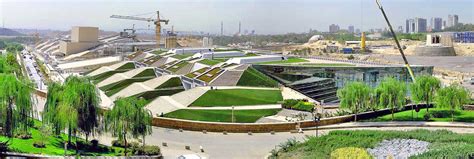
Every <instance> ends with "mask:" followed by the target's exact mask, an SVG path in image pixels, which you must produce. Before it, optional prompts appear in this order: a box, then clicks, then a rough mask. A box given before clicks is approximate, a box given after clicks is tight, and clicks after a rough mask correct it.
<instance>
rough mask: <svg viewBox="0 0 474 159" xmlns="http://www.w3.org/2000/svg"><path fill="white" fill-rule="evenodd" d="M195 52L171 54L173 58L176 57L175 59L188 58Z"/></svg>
mask: <svg viewBox="0 0 474 159" xmlns="http://www.w3.org/2000/svg"><path fill="white" fill-rule="evenodd" d="M193 55H194V54H179V55H173V56H171V57H172V58H175V59H179V60H181V59H185V58H188V57H191V56H193Z"/></svg>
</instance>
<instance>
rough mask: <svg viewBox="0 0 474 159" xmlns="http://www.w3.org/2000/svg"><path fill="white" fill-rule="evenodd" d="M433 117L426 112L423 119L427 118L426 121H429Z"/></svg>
mask: <svg viewBox="0 0 474 159" xmlns="http://www.w3.org/2000/svg"><path fill="white" fill-rule="evenodd" d="M430 118H431V116H430V114H428V113H426V114H425V115H423V119H425V121H429V120H430Z"/></svg>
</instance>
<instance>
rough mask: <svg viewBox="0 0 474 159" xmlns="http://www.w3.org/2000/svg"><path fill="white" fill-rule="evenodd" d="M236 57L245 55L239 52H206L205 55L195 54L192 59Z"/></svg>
mask: <svg viewBox="0 0 474 159" xmlns="http://www.w3.org/2000/svg"><path fill="white" fill-rule="evenodd" d="M238 56H245V53H243V52H240V51H222V52H206V53H197V54H195V55H194V56H193V57H198V58H204V59H212V58H223V57H238Z"/></svg>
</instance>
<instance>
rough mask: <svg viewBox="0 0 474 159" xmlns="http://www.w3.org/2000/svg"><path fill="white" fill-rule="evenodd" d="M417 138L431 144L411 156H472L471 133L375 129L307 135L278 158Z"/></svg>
mask: <svg viewBox="0 0 474 159" xmlns="http://www.w3.org/2000/svg"><path fill="white" fill-rule="evenodd" d="M391 139H417V140H421V141H426V142H429V143H431V144H430V148H429V150H428V152H425V153H423V154H420V155H419V156H414V158H423V157H424V158H426V157H427V156H429V157H428V158H469V155H471V156H472V155H474V154H473V153H474V152H473V151H472V145H474V134H455V133H453V132H450V131H447V130H437V131H429V130H412V131H376V130H355V131H350V130H335V131H331V132H329V134H328V135H324V136H321V137H309V138H308V140H307V141H305V142H303V143H299V144H296V145H294V146H291V147H289V148H287V152H284V151H280V152H279V157H281V158H291V156H299V157H298V158H308V159H309V158H330V156H331V153H332V152H334V151H335V150H337V149H340V148H346V147H357V148H363V149H366V148H373V147H375V146H376V145H377V144H378V143H380V142H381V141H383V140H391Z"/></svg>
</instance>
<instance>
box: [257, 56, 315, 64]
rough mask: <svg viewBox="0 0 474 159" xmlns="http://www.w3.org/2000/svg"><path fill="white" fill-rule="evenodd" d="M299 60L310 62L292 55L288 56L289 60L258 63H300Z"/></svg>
mask: <svg viewBox="0 0 474 159" xmlns="http://www.w3.org/2000/svg"><path fill="white" fill-rule="evenodd" d="M298 62H308V60H305V59H301V58H296V57H290V58H288V60H283V61H270V62H261V63H257V64H285V63H298Z"/></svg>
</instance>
